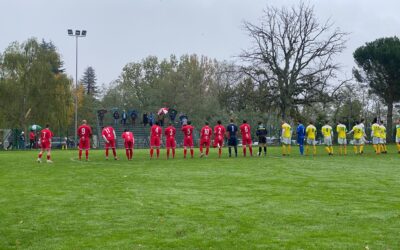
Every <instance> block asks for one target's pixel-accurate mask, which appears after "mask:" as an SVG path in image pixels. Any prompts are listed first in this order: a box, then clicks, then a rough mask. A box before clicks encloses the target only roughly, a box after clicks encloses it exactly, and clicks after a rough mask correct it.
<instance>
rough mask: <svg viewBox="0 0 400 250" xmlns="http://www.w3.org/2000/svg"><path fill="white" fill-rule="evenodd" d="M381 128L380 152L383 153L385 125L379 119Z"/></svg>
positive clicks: (384, 148) (385, 152)
mask: <svg viewBox="0 0 400 250" xmlns="http://www.w3.org/2000/svg"><path fill="white" fill-rule="evenodd" d="M379 127H380V128H381V152H382V153H383V154H387V148H386V127H385V125H384V122H383V121H381V122H380V126H379Z"/></svg>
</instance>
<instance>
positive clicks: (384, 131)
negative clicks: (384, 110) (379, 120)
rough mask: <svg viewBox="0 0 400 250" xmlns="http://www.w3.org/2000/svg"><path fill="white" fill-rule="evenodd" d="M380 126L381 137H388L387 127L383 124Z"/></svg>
mask: <svg viewBox="0 0 400 250" xmlns="http://www.w3.org/2000/svg"><path fill="white" fill-rule="evenodd" d="M380 128H381V138H382V139H386V127H385V126H383V125H381V126H380Z"/></svg>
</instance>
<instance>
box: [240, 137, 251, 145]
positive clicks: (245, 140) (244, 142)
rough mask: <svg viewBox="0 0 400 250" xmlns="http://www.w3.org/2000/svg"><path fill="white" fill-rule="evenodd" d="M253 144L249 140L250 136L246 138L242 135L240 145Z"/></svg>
mask: <svg viewBox="0 0 400 250" xmlns="http://www.w3.org/2000/svg"><path fill="white" fill-rule="evenodd" d="M252 144H253V141H252V140H251V138H246V137H242V145H243V146H245V145H249V146H251V145H252Z"/></svg>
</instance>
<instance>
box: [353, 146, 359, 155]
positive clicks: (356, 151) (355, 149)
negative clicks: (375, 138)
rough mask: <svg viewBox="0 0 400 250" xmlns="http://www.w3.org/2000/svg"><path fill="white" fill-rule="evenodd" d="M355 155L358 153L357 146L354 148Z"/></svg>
mask: <svg viewBox="0 0 400 250" xmlns="http://www.w3.org/2000/svg"><path fill="white" fill-rule="evenodd" d="M354 153H355V154H357V153H358V150H357V146H354Z"/></svg>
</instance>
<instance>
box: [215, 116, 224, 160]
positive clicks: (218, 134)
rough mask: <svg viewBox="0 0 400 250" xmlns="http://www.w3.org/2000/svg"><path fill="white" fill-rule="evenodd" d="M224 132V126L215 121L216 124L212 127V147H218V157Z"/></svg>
mask: <svg viewBox="0 0 400 250" xmlns="http://www.w3.org/2000/svg"><path fill="white" fill-rule="evenodd" d="M225 132H226V130H225V127H224V126H223V125H221V121H217V125H216V126H215V127H214V148H216V147H218V157H220V158H221V154H222V147H223V146H224V136H225Z"/></svg>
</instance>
